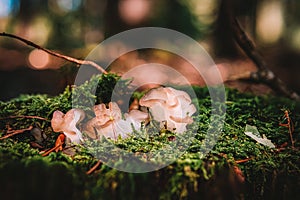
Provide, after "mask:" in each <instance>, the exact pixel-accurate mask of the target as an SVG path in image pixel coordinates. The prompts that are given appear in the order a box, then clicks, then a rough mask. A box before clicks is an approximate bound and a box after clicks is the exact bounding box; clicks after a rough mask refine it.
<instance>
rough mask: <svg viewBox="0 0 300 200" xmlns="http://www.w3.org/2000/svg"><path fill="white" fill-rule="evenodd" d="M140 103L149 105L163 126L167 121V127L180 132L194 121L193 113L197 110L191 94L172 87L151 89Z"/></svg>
mask: <svg viewBox="0 0 300 200" xmlns="http://www.w3.org/2000/svg"><path fill="white" fill-rule="evenodd" d="M140 105H141V106H145V107H148V108H149V110H150V113H151V115H152V116H153V119H154V120H156V121H158V122H160V123H161V126H162V123H164V122H167V123H166V124H167V128H168V129H169V130H171V131H175V132H178V133H182V132H184V131H185V130H186V128H185V127H186V125H187V124H190V123H192V122H193V119H192V118H191V115H193V114H194V113H195V112H196V107H195V106H194V105H193V104H192V100H191V98H190V96H189V95H188V94H187V93H186V92H184V91H180V90H176V89H174V88H171V87H160V88H155V89H152V90H150V91H149V92H148V93H147V94H146V95H145V96H143V97H142V98H141V99H140Z"/></svg>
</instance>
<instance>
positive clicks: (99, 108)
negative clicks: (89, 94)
mask: <svg viewBox="0 0 300 200" xmlns="http://www.w3.org/2000/svg"><path fill="white" fill-rule="evenodd" d="M139 106H140V107H146V108H148V110H149V112H143V111H141V110H137V109H134V110H130V111H129V112H128V113H125V114H124V115H123V114H122V112H121V109H120V108H119V106H118V104H117V103H116V102H109V103H108V105H105V104H103V103H102V104H98V105H95V106H94V108H93V109H94V113H95V117H94V118H92V119H90V120H89V121H88V122H87V123H85V124H84V126H83V129H82V130H83V131H84V132H85V133H87V135H88V136H89V137H90V138H92V139H98V138H100V137H102V136H104V137H106V138H111V139H113V140H117V139H118V138H119V137H121V138H126V137H128V136H129V135H130V134H131V133H132V132H133V131H134V130H139V129H140V128H141V125H142V123H145V124H146V123H147V122H148V121H149V120H155V121H158V122H159V123H160V126H161V127H166V128H167V129H168V130H170V131H173V132H176V133H183V132H184V131H186V125H187V124H190V123H192V122H193V119H192V117H191V116H192V115H193V114H194V113H195V112H196V107H195V106H194V105H193V104H192V101H191V98H190V96H189V95H188V94H187V93H186V92H184V91H180V90H176V89H173V88H171V87H159V88H155V89H152V90H150V91H149V92H148V93H146V94H145V95H144V96H143V97H142V98H141V99H140V101H139ZM84 117H85V113H84V111H83V110H81V109H71V110H69V111H68V112H67V113H66V114H64V113H62V112H61V111H58V110H57V111H55V112H54V113H53V117H52V120H51V126H52V128H53V131H55V132H63V133H64V134H65V135H66V137H67V138H69V139H70V140H71V142H73V143H80V142H83V136H82V132H81V131H80V130H79V129H78V128H77V125H78V124H79V123H80V122H81V121H82V120H83V119H84Z"/></svg>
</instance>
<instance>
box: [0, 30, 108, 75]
mask: <svg viewBox="0 0 300 200" xmlns="http://www.w3.org/2000/svg"><path fill="white" fill-rule="evenodd" d="M0 36H4V37H10V38H14V39H17V40H20V41H22V42H24V43H25V44H27V45H29V46H32V47H34V48H37V49H40V50H42V51H44V52H46V53H48V54H50V55H52V56H55V57H58V58H61V59H64V60H66V61H69V62H72V63H75V64H77V65H90V66H93V67H95V68H96V69H97V70H99V71H100V72H102V73H103V74H107V71H105V70H104V69H103V68H102V67H101V66H100V65H98V64H97V63H95V62H93V61H89V60H79V59H76V58H72V57H70V56H66V55H63V54H60V53H57V52H54V51H51V50H49V49H46V48H43V47H41V46H39V45H37V44H35V43H33V42H31V41H29V40H26V39H24V38H21V37H19V36H16V35H13V34H10V33H5V32H3V33H0Z"/></svg>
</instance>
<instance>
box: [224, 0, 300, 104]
mask: <svg viewBox="0 0 300 200" xmlns="http://www.w3.org/2000/svg"><path fill="white" fill-rule="evenodd" d="M223 3H225V4H226V7H227V9H226V10H227V17H228V19H229V23H230V24H229V26H230V27H229V28H230V29H231V30H232V32H233V37H234V39H235V41H236V43H237V44H238V45H239V46H240V47H241V49H242V50H243V51H244V52H245V54H246V55H247V56H248V57H249V58H250V59H251V60H252V61H253V62H254V63H255V65H256V66H257V67H258V71H257V72H253V73H251V74H249V77H248V78H250V79H252V80H254V81H257V82H263V83H265V84H267V85H269V86H270V87H271V88H273V89H274V90H275V91H277V92H279V93H281V94H283V95H285V96H287V97H289V98H291V99H295V100H300V96H299V95H298V94H297V93H296V92H294V91H292V90H291V89H290V88H288V86H287V85H286V84H285V83H284V82H283V81H282V80H280V79H279V78H278V77H277V76H276V75H275V74H274V73H273V72H272V71H271V70H270V69H269V68H268V66H267V64H266V62H265V61H264V59H263V57H262V56H261V55H260V54H259V52H258V51H257V49H256V47H255V45H254V42H253V41H252V40H251V39H250V38H249V36H248V35H247V34H246V32H245V31H244V30H243V28H242V27H241V25H240V24H239V22H238V20H237V19H236V18H235V16H234V13H233V12H232V9H231V8H232V5H231V4H232V2H231V0H223Z"/></svg>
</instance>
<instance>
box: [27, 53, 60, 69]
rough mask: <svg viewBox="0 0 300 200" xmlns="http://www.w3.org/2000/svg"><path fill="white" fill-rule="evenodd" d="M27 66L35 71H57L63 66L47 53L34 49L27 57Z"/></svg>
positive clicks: (58, 60) (57, 59)
mask: <svg viewBox="0 0 300 200" xmlns="http://www.w3.org/2000/svg"><path fill="white" fill-rule="evenodd" d="M27 61H28V64H29V66H30V67H31V68H33V69H36V70H44V69H50V68H51V69H58V68H60V67H61V66H62V65H63V61H62V60H61V59H59V58H56V57H54V56H51V55H49V54H48V53H46V52H44V51H42V50H40V49H34V50H32V51H31V52H30V53H29V55H28V59H27Z"/></svg>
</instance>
